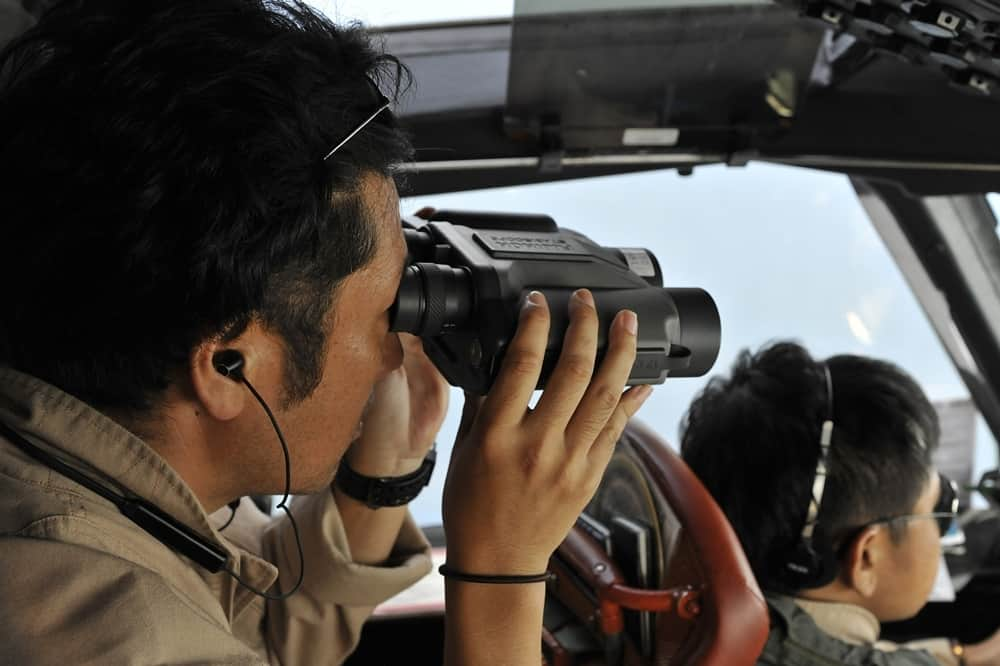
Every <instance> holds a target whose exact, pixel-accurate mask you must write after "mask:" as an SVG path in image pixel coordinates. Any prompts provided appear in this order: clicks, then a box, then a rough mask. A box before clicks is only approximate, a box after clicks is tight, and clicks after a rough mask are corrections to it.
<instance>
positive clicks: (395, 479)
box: [334, 449, 437, 509]
mask: <svg viewBox="0 0 1000 666" xmlns="http://www.w3.org/2000/svg"><path fill="white" fill-rule="evenodd" d="M436 459H437V451H436V450H435V449H431V450H430V452H428V453H427V457H426V458H424V462H423V463H422V464H421V465H420V467H419V468H418V469H417V471H415V472H411V473H410V474H407V475H405V476H365V475H363V474H358V473H357V472H355V471H354V470H353V469H351V468H350V467H348V466H347V462H346V461H344V460H341V461H340V466H339V467H338V468H337V476H336V478H335V479H334V483H335V484H337V487H338V488H340V490H341V492H343V493H344V494H345V495H347V496H348V497H350V498H353V499H356V500H358V501H359V502H364V503H365V504H366V505H367V506H368V507H370V508H372V509H378V508H379V507H383V506H403V505H404V504H409V503H410V501H411V500H412V499H413V498H414V497H416V496H417V495H419V494H420V491H421V490H423V488H424V486H426V485H427V484H428V483H430V480H431V472H433V471H434V461H435V460H436Z"/></svg>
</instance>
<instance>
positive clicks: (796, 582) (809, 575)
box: [779, 540, 820, 592]
mask: <svg viewBox="0 0 1000 666" xmlns="http://www.w3.org/2000/svg"><path fill="white" fill-rule="evenodd" d="M819 566H820V563H819V557H818V556H817V554H816V551H814V550H813V549H812V546H811V545H810V544H809V543H807V542H806V541H805V540H801V541H799V542H798V543H797V544H796V545H795V549H794V550H793V551H792V552H791V553H790V554H789V555H788V557H786V558H785V561H784V562H782V563H781V565H780V567H781V568H780V572H779V578H780V579H781V580H782V581H783V582H784V584H785V587H787V588H788V591H790V592H797V591H798V590H801V589H805V588H808V587H812V586H811V585H810V583H811V582H812V580H813V579H814V578H816V576H817V572H818V570H819Z"/></svg>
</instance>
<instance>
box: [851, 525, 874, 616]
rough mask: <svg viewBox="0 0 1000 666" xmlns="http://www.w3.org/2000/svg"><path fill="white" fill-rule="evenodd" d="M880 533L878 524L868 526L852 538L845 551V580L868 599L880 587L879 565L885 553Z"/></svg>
mask: <svg viewBox="0 0 1000 666" xmlns="http://www.w3.org/2000/svg"><path fill="white" fill-rule="evenodd" d="M878 534H879V528H878V526H876V525H872V526H869V527H866V528H865V529H863V530H862V531H861V533H859V534H858V535H857V536H855V537H854V538H853V539H852V540H851V542H850V543H849V544H848V547H847V551H846V552H845V553H844V562H843V571H844V575H845V577H846V578H847V580H846V581H845V582H846V583H847V584H848V585H849V586H850V587H851V589H853V590H854V591H855V592H857V593H858V594H859V595H860V596H862V597H864V598H866V599H870V598H871V597H872V596H873V595H874V594H875V590H876V589H877V588H878V565H879V564H880V561H881V558H882V555H883V553H882V543H881V541H880V540H879V538H878Z"/></svg>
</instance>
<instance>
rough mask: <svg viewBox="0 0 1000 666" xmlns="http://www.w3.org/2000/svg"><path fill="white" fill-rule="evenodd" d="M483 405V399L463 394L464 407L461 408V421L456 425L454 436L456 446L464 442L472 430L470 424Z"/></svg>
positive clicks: (470, 394) (467, 393)
mask: <svg viewBox="0 0 1000 666" xmlns="http://www.w3.org/2000/svg"><path fill="white" fill-rule="evenodd" d="M482 404H483V398H482V397H481V396H478V395H474V394H472V393H469V392H468V391H466V392H465V405H463V407H462V419H461V420H460V421H459V423H458V433H457V434H456V435H455V444H456V445H458V444H459V442H462V441H464V440H465V438H466V436H467V435H468V434H469V431H470V430H471V429H472V424H473V423H474V422H475V420H476V415H477V414H478V413H479V408H480V407H481V406H482Z"/></svg>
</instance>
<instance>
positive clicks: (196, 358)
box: [191, 341, 248, 421]
mask: <svg viewBox="0 0 1000 666" xmlns="http://www.w3.org/2000/svg"><path fill="white" fill-rule="evenodd" d="M232 349H233V344H232V343H229V344H222V343H220V342H217V341H216V342H204V343H202V344H200V345H198V346H197V347H195V349H194V351H192V352H191V386H192V388H193V389H194V395H195V398H196V399H197V400H198V402H199V403H200V404H201V406H202V408H203V409H204V410H205V412H207V413H208V415H209V416H211V417H212V418H214V419H216V420H218V421H229V420H231V419H234V418H236V417H237V416H239V415H240V413H241V412H242V411H243V409H244V407H245V406H246V399H247V393H248V392H247V387H246V386H244V385H243V382H242V381H240V378H239V377H240V376H241V375H238V374H236V375H234V374H231V375H229V376H226V375H224V374H223V373H222V372H220V371H219V369H218V368H217V367H216V366H217V364H218V359H219V358H220V357H219V354H220V353H221V352H223V351H226V350H232ZM237 351H239V352H240V353H241V354H243V358H244V364H245V363H246V361H245V358H246V356H245V352H243V351H242V350H237Z"/></svg>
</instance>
